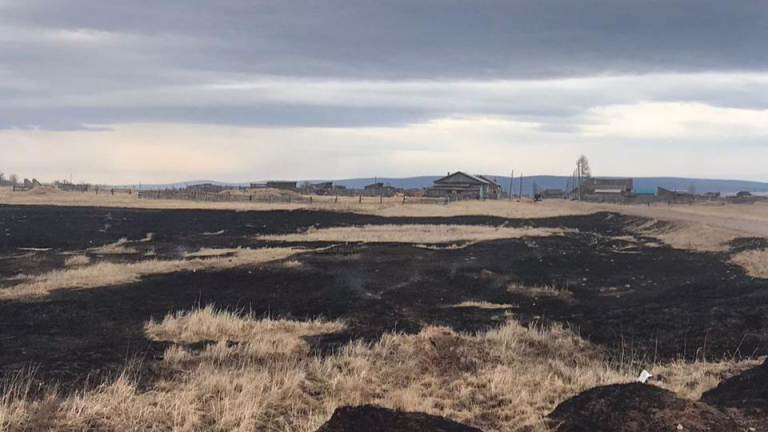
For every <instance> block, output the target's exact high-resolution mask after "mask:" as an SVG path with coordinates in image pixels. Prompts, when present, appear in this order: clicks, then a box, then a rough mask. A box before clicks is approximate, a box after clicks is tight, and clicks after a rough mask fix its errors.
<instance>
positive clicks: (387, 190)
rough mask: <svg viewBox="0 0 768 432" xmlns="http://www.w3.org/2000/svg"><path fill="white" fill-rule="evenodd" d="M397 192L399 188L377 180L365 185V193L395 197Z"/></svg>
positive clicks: (366, 194)
mask: <svg viewBox="0 0 768 432" xmlns="http://www.w3.org/2000/svg"><path fill="white" fill-rule="evenodd" d="M396 194H397V188H394V187H392V186H390V185H385V184H384V183H382V182H376V183H372V184H369V185H366V186H364V187H363V195H365V196H377V197H393V196H395V195H396Z"/></svg>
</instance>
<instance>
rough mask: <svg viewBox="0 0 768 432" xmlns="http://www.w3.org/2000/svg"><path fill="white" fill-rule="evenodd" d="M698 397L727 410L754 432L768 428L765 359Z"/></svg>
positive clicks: (767, 391)
mask: <svg viewBox="0 0 768 432" xmlns="http://www.w3.org/2000/svg"><path fill="white" fill-rule="evenodd" d="M701 400H702V401H703V402H706V403H708V404H710V405H713V406H715V407H717V408H719V409H721V410H722V411H725V412H727V413H728V414H730V415H731V416H732V417H734V418H736V419H737V420H739V423H741V424H744V425H746V426H750V427H752V428H754V430H755V431H756V432H766V431H768V360H766V361H765V362H763V364H762V365H760V366H758V367H755V368H752V369H749V370H747V371H744V372H742V373H741V374H739V375H736V376H734V377H731V378H728V379H726V380H724V381H722V382H721V383H720V384H718V386H717V387H715V388H714V389H712V390H710V391H708V392H706V393H704V395H703V396H702V397H701Z"/></svg>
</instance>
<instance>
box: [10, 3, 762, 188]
mask: <svg viewBox="0 0 768 432" xmlns="http://www.w3.org/2000/svg"><path fill="white" fill-rule="evenodd" d="M766 22H768V8H765V5H764V2H763V1H761V0H759V1H758V0H739V1H735V2H723V1H715V0H674V1H669V0H641V1H616V0H591V1H578V2H577V1H572V0H548V1H542V0H511V1H509V0H474V1H468V0H415V1H414V0H387V1H382V0H326V1H322V2H321V1H316V0H296V1H282V0H257V1H253V0H217V1H212V0H161V1H154V0H153V1H150V0H136V1H131V2H124V1H116V0H115V1H112V0H26V1H24V2H11V1H7V0H0V59H2V61H0V129H5V131H4V132H0V140H1V141H0V145H3V146H16V147H18V146H19V145H20V144H21V143H26V145H28V146H31V147H30V148H37V149H40V150H39V151H40V152H43V153H39V154H34V155H32V154H31V153H30V152H24V154H27V155H28V157H30V158H32V157H33V156H34V160H21V159H19V157H18V156H14V158H13V159H6V162H5V163H6V164H10V163H14V165H12V166H10V167H9V166H5V167H0V169H5V170H6V171H9V170H17V171H21V170H22V168H24V169H31V170H37V171H40V172H41V174H39V175H40V176H41V177H44V176H46V175H50V176H53V175H58V174H54V171H55V172H57V173H58V172H60V171H68V170H69V169H65V170H62V169H58V170H55V168H56V165H57V161H58V163H59V164H62V165H64V164H68V165H78V166H80V170H82V169H83V167H82V165H81V163H82V159H80V158H79V156H78V157H74V156H72V155H71V153H69V156H66V157H64V156H65V155H60V156H62V157H64V159H57V160H52V161H51V162H49V163H37V162H36V161H41V160H45V159H46V158H47V157H48V155H50V154H51V153H50V149H49V150H43V149H44V148H49V147H56V146H57V145H58V146H61V145H72V144H65V143H71V142H72V141H73V140H74V141H78V142H87V143H89V144H88V145H90V146H91V147H89V148H88V149H83V151H85V152H89V153H91V154H103V155H104V156H105V157H106V156H109V155H112V154H124V153H131V154H133V153H136V152H138V151H149V150H148V149H147V148H146V141H144V142H139V141H132V140H137V139H138V138H137V137H138V136H140V135H144V134H140V133H139V132H138V129H137V127H139V125H140V126H141V127H142V128H143V130H144V131H153V132H154V133H156V134H157V135H152V136H143V138H142V139H144V140H147V139H151V140H152V141H153V142H155V147H154V148H166V149H167V150H168V151H179V150H180V149H191V150H189V151H188V154H196V153H195V152H196V151H197V150H194V149H200V152H203V153H204V154H205V155H204V156H201V157H205V158H207V159H208V160H211V161H214V160H219V159H216V158H213V159H212V158H211V157H210V156H209V155H208V153H209V152H211V151H213V150H212V149H210V148H208V147H206V145H205V144H203V141H202V139H201V138H200V137H196V136H187V135H185V134H182V133H181V131H184V130H185V128H187V129H194V130H206V131H208V132H211V131H214V130H215V131H218V132H219V133H222V134H224V133H226V134H227V135H221V136H219V137H218V139H217V140H215V141H218V142H228V141H230V140H231V138H232V134H234V135H235V136H238V134H242V136H248V137H250V139H253V140H254V142H251V143H248V142H242V143H240V144H238V146H237V148H236V149H234V148H233V149H230V150H231V151H233V152H234V151H237V152H238V153H228V154H223V153H222V152H224V151H226V149H224V148H217V149H216V151H215V152H214V153H216V154H217V155H219V157H220V160H221V164H220V165H221V170H220V171H213V172H210V176H216V177H219V178H223V177H225V176H228V175H230V174H231V173H232V170H229V171H228V170H227V168H226V167H227V166H228V164H233V166H234V165H237V166H240V165H242V162H241V161H242V160H253V159H252V156H256V155H260V157H263V155H265V154H270V155H273V156H272V157H273V158H275V159H274V160H283V159H285V158H284V156H285V155H284V154H283V152H282V150H285V148H283V147H281V143H282V142H285V141H290V140H293V139H296V138H295V137H298V136H302V137H305V139H306V140H307V142H306V143H302V144H301V146H300V147H301V148H302V150H301V152H302V154H308V155H313V157H312V159H313V160H314V161H315V162H318V161H322V162H323V163H324V164H325V165H324V166H327V167H331V166H332V167H334V170H326V171H327V172H324V173H323V177H345V176H349V175H353V173H356V172H357V171H358V170H362V171H365V172H370V171H373V170H377V171H381V172H380V174H382V175H383V174H387V175H389V174H391V173H392V174H394V173H395V172H401V171H402V174H420V173H428V172H443V171H446V170H448V169H455V168H461V167H460V166H454V165H451V164H461V163H462V162H463V161H468V160H471V157H469V156H467V151H466V150H463V151H462V150H456V151H457V152H458V153H457V154H458V155H461V157H458V158H455V160H454V159H450V158H448V159H446V160H444V161H442V162H440V163H434V161H437V160H440V159H441V157H440V155H441V154H442V155H444V154H445V153H446V150H445V149H444V148H442V147H441V146H440V145H439V143H438V142H437V141H438V140H445V139H446V137H444V136H442V135H441V132H440V131H444V130H446V129H444V128H445V127H446V125H447V124H453V125H460V127H459V126H456V127H459V129H460V130H461V131H468V130H471V131H472V133H471V134H468V135H464V132H461V131H459V132H456V131H455V132H456V133H457V134H458V135H459V136H466V139H471V140H472V141H471V142H465V143H463V144H462V145H463V146H464V147H463V148H465V149H466V147H467V146H471V147H473V148H479V149H481V152H480V153H483V152H485V153H487V152H491V151H497V152H502V153H504V154H510V155H515V154H517V153H518V152H520V151H525V152H527V153H525V155H527V156H526V157H525V158H530V159H534V160H535V159H536V158H537V157H538V158H541V157H544V156H547V155H551V153H547V151H548V149H549V150H551V148H550V147H548V146H552V145H556V146H558V147H557V148H558V149H561V150H559V151H560V152H561V153H562V154H563V155H567V157H571V156H572V155H571V153H573V154H577V155H578V154H579V153H581V152H587V150H588V149H589V148H590V146H601V147H600V150H599V151H600V152H601V153H603V154H604V155H606V156H610V157H605V156H601V155H592V157H593V159H594V158H598V159H599V158H605V159H606V162H608V161H609V160H615V159H617V158H619V157H620V156H621V155H622V154H626V153H627V151H628V150H627V149H632V151H639V152H643V151H650V150H651V149H656V148H658V149H664V150H665V151H668V152H672V153H680V154H690V153H691V152H693V153H696V154H704V155H710V156H712V157H715V155H716V154H718V152H717V151H715V153H712V151H713V149H719V155H718V156H716V157H718V158H723V157H725V158H726V159H727V160H732V159H733V156H732V155H739V154H744V152H747V153H749V152H753V153H752V154H758V153H759V152H763V153H764V152H765V146H766V144H765V143H766V136H767V135H768V130H766V127H765V126H764V125H765V124H768V123H766V121H765V120H766V119H767V117H768V114H766V113H767V112H768V111H766V110H768V56H765V55H764V54H765V47H764V41H765V40H768V26H766V25H765V23H766ZM451 122H453V123H451ZM183 125H186V126H183ZM203 125H207V126H203ZM436 125H437V126H440V128H442V129H440V128H438V129H439V131H438V129H435V128H436V127H437V126H436ZM104 129H110V131H105V130H104ZM43 131H49V132H43ZM170 131H175V132H173V133H171V132H170ZM310 131H311V132H312V135H309V134H308V132H310ZM374 131H375V133H374ZM72 137H76V138H72ZM257 137H258V138H257ZM333 137H344V139H340V141H339V142H342V141H343V142H346V144H344V145H343V146H340V145H336V144H335V142H334V141H333ZM160 138H162V140H163V141H162V143H161V142H160V141H159V139H160ZM208 138H211V137H208ZM345 140H348V141H349V142H347V141H345ZM235 141H236V140H235ZM502 142H503V144H501V143H502ZM207 145H215V144H210V143H207ZM297 145H298V144H297ZM403 146H406V147H409V148H410V153H402V151H403V150H402V148H403ZM510 146H511V147H513V148H508V147H510ZM360 147H363V148H367V149H371V148H375V149H376V150H375V151H372V150H367V153H366V152H364V155H360V156H359V157H358V158H356V159H354V158H352V159H350V162H349V163H350V164H352V163H355V164H357V165H355V166H352V165H347V164H341V163H336V162H333V161H332V160H331V159H330V158H328V159H323V158H327V157H328V156H327V155H328V154H333V155H336V157H338V156H339V155H344V156H345V157H346V154H347V153H349V154H351V155H354V154H357V152H358V151H359V150H358V149H359V148H360ZM592 148H593V149H594V147H592ZM193 150H194V151H193ZM35 151H37V150H35ZM593 151H597V150H593ZM44 152H48V153H47V154H45V153H44ZM389 152H392V153H393V155H390V154H388V153H389ZM398 152H400V153H398ZM203 153H201V155H202V154H203ZM394 154H397V156H394ZM405 154H410V155H411V156H410V157H413V158H417V161H416V162H408V163H407V164H406V163H404V162H403V159H404V158H406V156H405ZM238 155H239V156H240V157H238ZM243 155H247V157H245V158H243V157H242V156H243ZM390 156H391V157H390ZM550 157H551V156H550ZM681 157H682V156H681ZM748 157H749V156H748ZM391 158H394V159H395V160H391V161H390V159H391ZM525 158H524V159H525ZM566 159H567V158H566V156H563V162H562V163H563V164H565V163H566V162H565V161H566ZM9 160H10V161H12V162H8V161H9ZM337 160H338V159H337ZM558 160H559V158H558ZM427 161H430V162H427ZM677 162H678V163H677V168H675V167H674V166H670V167H668V168H667V169H668V170H669V171H668V172H667V171H665V172H658V173H659V174H666V175H674V174H677V173H679V172H682V171H685V170H689V171H691V172H690V174H696V173H698V172H699V171H701V172H702V173H708V172H711V171H709V170H707V169H704V168H705V167H701V168H702V169H700V170H696V169H692V168H695V167H690V166H688V167H684V166H681V165H682V162H681V161H677ZM389 163H391V164H393V165H386V164H389ZM528 163H529V166H531V170H533V171H534V172H536V170H544V169H546V170H551V171H552V172H553V173H555V172H558V173H567V172H568V171H569V170H570V165H571V164H570V160H568V162H567V165H561V164H560V163H559V162H558V164H535V163H534V164H533V165H530V164H531V163H532V162H528ZM637 163H638V164H639V163H640V162H639V161H638V162H637ZM734 163H735V162H734ZM744 163H745V162H744ZM711 164H712V161H709V162H707V163H705V165H711ZM446 165H451V166H446ZM737 165H738V164H737ZM737 165H728V166H726V167H724V168H723V170H722V173H721V174H719V175H722V176H731V177H733V176H740V177H744V176H746V177H750V178H756V179H764V180H768V169H766V168H760V167H753V168H750V169H749V170H744V169H742V168H743V167H739V166H737ZM746 165H747V166H750V164H749V163H746ZM217 166H218V165H217ZM265 166H274V165H273V164H270V163H267V164H265ZM298 166H299V165H297V166H296V167H298ZM404 166H408V167H409V169H408V170H402V169H401V168H402V167H404ZM475 166H476V169H477V170H478V171H482V172H493V169H496V168H495V166H494V163H493V162H492V161H489V160H487V159H486V160H484V161H482V160H481V161H478V162H477V163H476V165H475ZM296 167H290V169H291V170H293V171H297V172H296V174H291V175H296V176H303V177H308V175H302V173H303V172H306V170H307V169H304V171H300V172H299V170H298V169H294V168H296ZM536 167H538V168H536ZM188 168H189V169H188ZM193 168H194V169H193ZM492 168H493V169H492ZM605 168H606V171H608V169H607V168H608V167H605ZM657 168H658V167H651V166H640V165H638V166H637V167H633V169H634V171H636V172H637V173H638V174H642V173H645V172H648V173H650V172H652V171H653V172H657V171H658V169H657ZM238 169H239V170H241V171H242V175H243V176H250V177H256V178H259V177H267V176H266V175H260V172H259V171H260V170H262V171H263V170H264V168H263V167H261V166H260V165H258V164H256V163H252V164H251V165H247V164H246V165H245V166H242V167H241V168H238ZM286 169H288V168H286ZM467 169H469V168H467ZM200 170H201V168H200V164H199V163H197V162H195V161H188V162H185V165H184V167H182V168H180V167H179V166H178V165H175V166H173V167H166V169H165V170H163V169H162V168H158V169H157V170H155V169H152V170H145V171H144V174H143V175H144V176H148V175H149V172H150V171H151V172H153V173H154V174H152V175H153V176H155V177H158V178H159V176H160V174H158V173H159V172H162V173H163V174H162V175H163V176H170V177H173V179H179V178H183V176H189V175H193V174H195V173H197V172H200ZM203 171H205V170H203ZM315 171H317V170H315ZM563 171H565V172H563ZM538 172H543V171H538ZM141 173H142V168H141V165H140V164H139V165H137V166H136V167H130V166H127V165H126V166H124V168H119V167H114V169H113V170H112V171H111V175H113V176H115V177H118V176H124V177H132V176H140V175H141ZM109 174H110V173H97V172H92V173H90V174H84V175H90V176H94V177H99V178H101V177H107V176H108V175H109ZM318 174H320V173H318ZM201 175H202V173H201ZM195 177H198V176H195Z"/></svg>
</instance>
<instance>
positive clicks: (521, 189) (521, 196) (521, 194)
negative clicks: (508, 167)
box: [520, 173, 523, 199]
mask: <svg viewBox="0 0 768 432" xmlns="http://www.w3.org/2000/svg"><path fill="white" fill-rule="evenodd" d="M522 198H523V174H522V173H521V174H520V199H522Z"/></svg>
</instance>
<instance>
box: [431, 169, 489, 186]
mask: <svg viewBox="0 0 768 432" xmlns="http://www.w3.org/2000/svg"><path fill="white" fill-rule="evenodd" d="M457 175H463V176H465V177H469V179H471V180H474V181H475V182H477V183H481V184H487V185H496V186H498V184H496V183H494V182H492V181H490V180H488V179H485V178H483V177H482V176H474V175H472V174H467V173H465V172H463V171H456V172H455V173H451V174H448V175H447V176H445V177H441V178H439V179H437V180H435V181H434V183H440V182H442V181H444V180H447V179H449V178H451V177H454V176H457Z"/></svg>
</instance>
